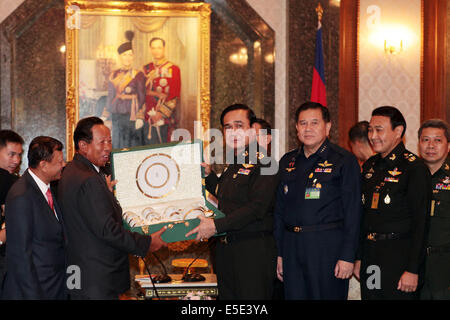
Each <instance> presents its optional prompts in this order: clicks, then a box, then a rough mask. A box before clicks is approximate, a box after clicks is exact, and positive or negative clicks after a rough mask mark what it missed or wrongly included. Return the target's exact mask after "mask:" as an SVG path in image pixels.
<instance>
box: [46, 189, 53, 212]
mask: <svg viewBox="0 0 450 320" xmlns="http://www.w3.org/2000/svg"><path fill="white" fill-rule="evenodd" d="M45 195H46V196H47V202H48V205H49V206H50V208H51V209H52V211H54V207H53V196H52V192H51V191H50V188H48V189H47V192H46V193H45Z"/></svg>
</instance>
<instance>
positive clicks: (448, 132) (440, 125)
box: [418, 119, 450, 142]
mask: <svg viewBox="0 0 450 320" xmlns="http://www.w3.org/2000/svg"><path fill="white" fill-rule="evenodd" d="M426 128H436V129H442V130H444V134H445V138H446V139H447V142H450V127H449V125H448V123H447V122H446V121H444V120H441V119H430V120H427V121H425V122H424V123H422V125H421V126H420V128H419V132H418V136H419V139H420V136H421V135H422V131H423V129H426Z"/></svg>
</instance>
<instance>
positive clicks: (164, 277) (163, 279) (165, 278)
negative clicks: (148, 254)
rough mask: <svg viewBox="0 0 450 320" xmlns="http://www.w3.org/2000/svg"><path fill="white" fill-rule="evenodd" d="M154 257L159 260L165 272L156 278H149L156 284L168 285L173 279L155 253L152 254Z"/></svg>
mask: <svg viewBox="0 0 450 320" xmlns="http://www.w3.org/2000/svg"><path fill="white" fill-rule="evenodd" d="M152 255H153V256H154V257H155V258H156V260H158V262H159V264H160V265H161V266H162V268H163V271H164V273H163V274H158V275H156V276H154V277H151V275H150V274H149V276H150V277H151V278H152V280H153V281H154V282H155V283H167V282H170V281H172V278H171V277H170V276H169V275H168V274H167V269H166V267H165V266H164V263H162V261H161V259H159V257H158V256H157V255H156V254H155V253H154V252H152Z"/></svg>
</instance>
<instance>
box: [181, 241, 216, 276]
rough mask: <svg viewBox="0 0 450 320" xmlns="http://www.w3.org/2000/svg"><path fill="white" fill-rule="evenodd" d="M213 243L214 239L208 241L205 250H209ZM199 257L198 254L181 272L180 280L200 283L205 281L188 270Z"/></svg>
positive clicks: (197, 274)
mask: <svg viewBox="0 0 450 320" xmlns="http://www.w3.org/2000/svg"><path fill="white" fill-rule="evenodd" d="M214 242H215V239H214V240H210V241H208V244H207V246H206V249H208V248H210V247H211V245H212V244H213V243H214ZM199 257H200V253H198V254H197V257H196V258H195V259H194V260H192V262H191V263H190V264H189V265H188V266H187V268H186V270H185V271H184V272H183V277H182V278H181V280H183V281H186V282H200V281H205V280H206V278H205V277H204V276H202V275H201V274H199V273H189V268H190V267H191V266H192V265H193V264H194V262H195V261H197V259H198V258H199Z"/></svg>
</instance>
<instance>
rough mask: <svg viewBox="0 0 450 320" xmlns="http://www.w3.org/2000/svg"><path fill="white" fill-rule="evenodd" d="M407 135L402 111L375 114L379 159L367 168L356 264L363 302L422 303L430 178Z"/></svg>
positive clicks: (372, 132)
mask: <svg viewBox="0 0 450 320" xmlns="http://www.w3.org/2000/svg"><path fill="white" fill-rule="evenodd" d="M405 130H406V121H405V119H404V117H403V115H402V114H401V112H400V111H399V110H398V109H396V108H394V107H391V106H384V107H379V108H376V109H375V110H373V112H372V117H371V119H370V124H369V134H368V135H369V140H370V143H371V144H372V147H373V149H374V151H375V152H376V153H377V154H376V155H374V156H372V157H371V158H369V159H368V160H367V161H366V162H365V163H364V165H363V170H362V203H363V208H364V214H363V219H362V226H361V231H362V232H361V237H360V246H359V250H358V258H359V259H360V260H361V261H360V262H358V263H356V264H355V275H356V277H359V276H360V279H361V298H362V299H363V300H365V299H386V300H398V299H400V300H412V299H417V298H418V295H417V288H418V286H419V283H420V281H419V280H421V279H419V274H420V271H421V266H422V265H423V260H424V256H425V234H426V222H427V215H428V208H429V204H430V199H431V189H430V188H431V175H430V172H429V171H428V168H427V167H426V165H425V164H424V163H423V161H422V160H421V159H419V158H418V157H417V156H415V155H414V154H413V153H411V152H409V151H408V150H406V149H405V146H404V144H403V142H402V138H403V135H404V133H405Z"/></svg>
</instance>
